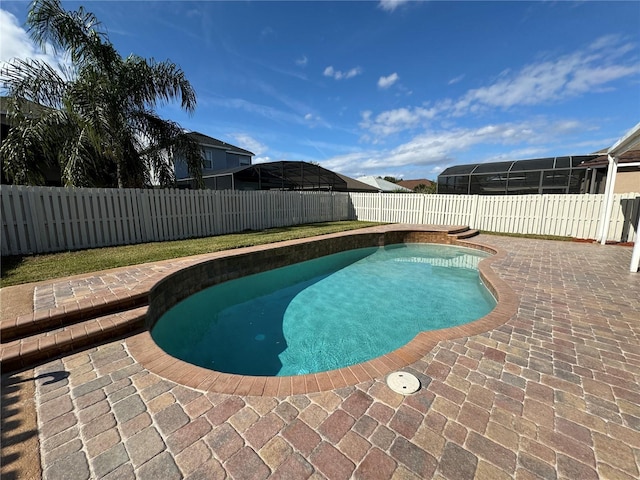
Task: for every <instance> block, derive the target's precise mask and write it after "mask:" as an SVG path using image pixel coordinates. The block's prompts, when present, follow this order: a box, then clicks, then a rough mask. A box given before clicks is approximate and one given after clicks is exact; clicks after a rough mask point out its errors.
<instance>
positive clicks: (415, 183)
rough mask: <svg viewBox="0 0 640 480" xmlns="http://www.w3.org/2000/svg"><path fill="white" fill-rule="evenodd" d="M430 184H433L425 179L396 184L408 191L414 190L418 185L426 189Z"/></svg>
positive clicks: (401, 181) (403, 181) (402, 181)
mask: <svg viewBox="0 0 640 480" xmlns="http://www.w3.org/2000/svg"><path fill="white" fill-rule="evenodd" d="M431 184H433V182H432V181H431V180H428V179H426V178H418V179H416V180H400V181H399V182H398V185H400V186H402V187H405V188H408V189H409V190H413V189H414V188H416V187H417V186H418V185H425V186H427V187H429V186H430V185H431Z"/></svg>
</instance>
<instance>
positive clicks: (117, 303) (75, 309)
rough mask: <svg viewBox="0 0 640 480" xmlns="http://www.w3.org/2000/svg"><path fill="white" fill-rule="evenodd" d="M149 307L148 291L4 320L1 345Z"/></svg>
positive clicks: (79, 303)
mask: <svg viewBox="0 0 640 480" xmlns="http://www.w3.org/2000/svg"><path fill="white" fill-rule="evenodd" d="M148 304H149V295H148V292H143V293H137V294H132V295H130V296H128V297H125V298H114V299H111V300H108V301H107V300H104V301H102V302H100V303H94V302H92V301H91V300H85V301H82V302H77V303H74V304H72V305H67V306H63V307H56V308H52V309H49V310H39V311H37V312H34V313H30V314H28V315H21V316H19V317H17V318H10V319H3V320H2V321H1V322H0V338H1V339H2V343H7V342H9V341H12V340H18V339H21V338H27V337H29V336H31V335H35V334H40V333H45V332H49V331H51V330H57V329H59V328H62V327H66V326H69V325H73V324H75V323H79V322H82V321H84V320H89V319H92V318H96V317H100V316H104V315H108V314H112V313H118V312H124V311H127V310H130V309H132V308H137V307H142V306H145V305H148Z"/></svg>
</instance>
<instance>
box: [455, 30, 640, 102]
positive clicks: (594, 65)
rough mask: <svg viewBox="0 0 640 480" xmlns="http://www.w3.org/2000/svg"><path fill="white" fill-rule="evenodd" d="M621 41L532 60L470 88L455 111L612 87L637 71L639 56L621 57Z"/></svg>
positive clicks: (605, 41) (558, 97)
mask: <svg viewBox="0 0 640 480" xmlns="http://www.w3.org/2000/svg"><path fill="white" fill-rule="evenodd" d="M621 40H622V39H621V38H619V37H616V36H604V37H601V38H599V39H596V40H595V41H594V42H593V43H592V44H591V45H590V46H589V47H588V48H587V49H585V50H579V51H576V52H573V53H570V54H567V55H562V56H560V57H558V58H555V59H549V60H546V61H540V62H536V63H531V64H529V65H526V66H524V67H523V68H522V69H521V70H520V71H518V72H515V73H513V74H512V73H511V72H505V73H504V74H502V75H501V76H500V77H499V79H498V81H496V82H495V83H494V84H492V85H489V86H486V87H481V88H477V89H473V90H469V91H468V92H467V93H466V94H465V95H464V96H463V97H462V98H460V99H459V100H458V101H457V102H456V103H455V106H454V108H455V110H456V113H458V114H464V113H467V112H469V111H474V107H475V108H476V109H477V108H480V107H498V108H503V109H509V108H512V107H515V106H521V105H539V104H543V103H547V102H557V101H563V100H566V99H570V98H574V97H577V96H580V95H582V94H584V93H587V92H597V91H602V90H605V89H608V88H612V87H611V85H610V84H611V83H612V82H614V81H616V80H620V79H623V78H628V77H631V76H634V75H638V74H640V63H638V59H637V58H630V59H629V58H626V57H624V54H626V53H628V52H629V47H630V45H629V44H628V43H622V42H621Z"/></svg>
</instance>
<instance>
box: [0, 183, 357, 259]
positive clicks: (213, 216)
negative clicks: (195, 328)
mask: <svg viewBox="0 0 640 480" xmlns="http://www.w3.org/2000/svg"><path fill="white" fill-rule="evenodd" d="M0 192H1V198H2V205H1V209H0V212H1V213H0V215H1V216H2V249H1V251H2V255H16V254H28V253H43V252H56V251H64V250H77V249H82V248H94V247H106V246H112V245H126V244H132V243H143V242H157V241H164V240H179V239H183V238H193V237H206V236H212V235H220V234H225V233H233V232H241V231H244V230H262V229H266V228H273V227H283V226H290V225H299V224H304V223H314V222H328V221H336V220H348V219H349V218H353V211H352V210H350V208H349V194H347V193H327V192H324V193H309V192H305V193H302V192H276V191H251V192H233V191H213V190H174V189H167V190H140V189H121V190H120V189H89V188H76V189H67V188H50V187H25V186H11V185H2V187H1V188H0Z"/></svg>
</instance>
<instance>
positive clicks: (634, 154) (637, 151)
mask: <svg viewBox="0 0 640 480" xmlns="http://www.w3.org/2000/svg"><path fill="white" fill-rule="evenodd" d="M607 150H608V149H604V151H599V152H597V153H602V155H601V156H599V157H596V158H594V159H593V160H589V161H586V162H582V165H581V166H583V167H588V168H593V167H602V166H608V165H609V157H608V155H607ZM636 162H640V146H636V147H633V149H632V150H627V151H626V152H624V153H623V154H622V155H620V156H619V157H618V165H619V166H621V167H624V164H625V163H636Z"/></svg>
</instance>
